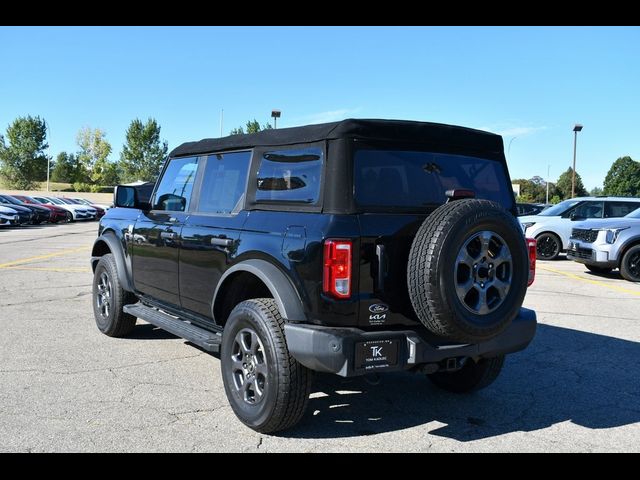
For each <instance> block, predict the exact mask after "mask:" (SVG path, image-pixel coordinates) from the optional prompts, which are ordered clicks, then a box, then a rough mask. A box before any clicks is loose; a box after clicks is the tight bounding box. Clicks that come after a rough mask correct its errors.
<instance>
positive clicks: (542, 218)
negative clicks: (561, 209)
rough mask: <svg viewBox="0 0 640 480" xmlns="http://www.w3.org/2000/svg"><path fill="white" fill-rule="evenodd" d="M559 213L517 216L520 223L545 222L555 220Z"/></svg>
mask: <svg viewBox="0 0 640 480" xmlns="http://www.w3.org/2000/svg"><path fill="white" fill-rule="evenodd" d="M559 218H560V215H554V216H551V217H550V216H546V215H525V216H524V217H518V220H520V223H545V222H550V221H552V220H557V219H559Z"/></svg>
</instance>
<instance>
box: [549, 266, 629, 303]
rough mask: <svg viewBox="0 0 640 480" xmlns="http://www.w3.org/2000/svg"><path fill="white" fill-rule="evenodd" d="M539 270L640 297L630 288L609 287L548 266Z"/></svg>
mask: <svg viewBox="0 0 640 480" xmlns="http://www.w3.org/2000/svg"><path fill="white" fill-rule="evenodd" d="M538 268H539V269H540V270H545V271H547V272H551V273H557V274H558V275H564V276H565V277H569V278H573V279H575V280H580V281H582V282H586V283H591V284H592V285H598V286H600V287H604V288H608V289H609V290H615V291H617V292H624V293H630V294H631V295H637V296H639V297H640V292H639V291H636V290H630V289H628V288H624V287H618V286H617V285H609V284H608V283H605V282H600V281H598V280H591V279H590V278H584V277H581V276H579V275H575V274H573V273H568V272H563V271H561V270H556V269H555V268H551V267H547V266H544V267H543V266H542V265H538Z"/></svg>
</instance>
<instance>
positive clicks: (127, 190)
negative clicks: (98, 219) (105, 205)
mask: <svg viewBox="0 0 640 480" xmlns="http://www.w3.org/2000/svg"><path fill="white" fill-rule="evenodd" d="M113 204H114V205H115V206H116V207H120V208H138V209H140V210H150V209H151V205H149V203H148V202H141V201H140V200H138V191H137V190H136V187H133V186H131V185H118V186H117V187H116V188H115V189H114V190H113Z"/></svg>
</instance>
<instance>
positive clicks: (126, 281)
mask: <svg viewBox="0 0 640 480" xmlns="http://www.w3.org/2000/svg"><path fill="white" fill-rule="evenodd" d="M109 253H110V254H112V255H113V258H114V259H115V261H116V267H117V270H118V279H119V280H120V284H121V285H122V288H123V289H124V290H126V291H128V292H133V291H134V290H133V282H132V281H131V278H130V275H129V271H128V269H127V264H126V262H125V259H124V253H123V252H122V243H121V242H120V241H119V240H118V239H117V237H116V234H115V232H113V231H112V230H107V231H105V232H103V233H102V235H100V236H99V237H98V238H96V240H95V241H94V242H93V248H92V249H91V270H92V271H94V272H95V270H96V266H97V265H98V262H99V261H100V258H101V257H103V256H104V255H107V254H109Z"/></svg>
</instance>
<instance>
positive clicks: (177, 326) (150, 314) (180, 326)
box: [123, 302, 222, 352]
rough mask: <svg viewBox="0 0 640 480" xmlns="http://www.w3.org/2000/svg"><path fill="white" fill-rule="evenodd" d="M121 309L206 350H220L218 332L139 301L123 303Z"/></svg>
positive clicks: (220, 339) (220, 340) (220, 338)
mask: <svg viewBox="0 0 640 480" xmlns="http://www.w3.org/2000/svg"><path fill="white" fill-rule="evenodd" d="M123 310H124V311H125V312H126V313H128V314H130V315H133V316H134V317H137V318H141V319H142V320H144V321H145V322H149V323H151V324H152V325H155V326H156V327H158V328H161V329H162V330H166V331H167V332H169V333H173V334H174V335H176V336H178V337H180V338H184V339H185V340H187V341H189V342H191V343H193V344H195V345H198V346H199V347H201V348H203V349H204V350H206V351H207V352H219V351H220V343H221V342H222V335H221V334H220V333H215V332H210V331H209V330H205V329H204V328H200V327H198V326H196V325H194V324H192V323H189V322H186V321H184V320H181V319H179V318H176V317H173V316H171V315H169V314H168V313H164V312H163V311H161V310H158V309H156V308H153V307H149V306H147V305H143V304H142V303H140V302H138V303H136V304H133V305H125V306H124V308H123Z"/></svg>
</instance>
